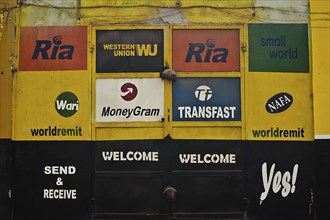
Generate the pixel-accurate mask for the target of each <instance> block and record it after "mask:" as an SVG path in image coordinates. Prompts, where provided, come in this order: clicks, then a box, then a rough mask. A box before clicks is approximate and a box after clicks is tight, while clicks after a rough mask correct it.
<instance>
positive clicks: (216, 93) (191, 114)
mask: <svg viewBox="0 0 330 220" xmlns="http://www.w3.org/2000/svg"><path fill="white" fill-rule="evenodd" d="M172 106H173V121H240V120H241V90H240V79H239V78H185V79H177V80H176V81H174V82H173V101H172Z"/></svg>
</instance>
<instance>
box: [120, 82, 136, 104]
mask: <svg viewBox="0 0 330 220" xmlns="http://www.w3.org/2000/svg"><path fill="white" fill-rule="evenodd" d="M120 90H121V91H122V95H121V98H122V99H124V100H125V101H131V100H133V99H134V98H135V97H136V96H137V93H138V90H137V88H136V86H135V85H134V84H132V83H125V84H124V85H122V86H121V88H120Z"/></svg>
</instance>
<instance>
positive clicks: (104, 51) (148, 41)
mask: <svg viewBox="0 0 330 220" xmlns="http://www.w3.org/2000/svg"><path fill="white" fill-rule="evenodd" d="M163 35H164V34H163V30H97V31H96V72H97V73H112V72H160V71H161V70H162V69H163V67H164V62H163V59H164V39H163V38H164V37H163Z"/></svg>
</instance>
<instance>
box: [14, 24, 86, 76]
mask: <svg viewBox="0 0 330 220" xmlns="http://www.w3.org/2000/svg"><path fill="white" fill-rule="evenodd" d="M20 33H21V34H20V36H21V38H20V52H19V70H21V71H40V70H86V69H87V27H85V26H70V27H56V26H52V27H21V29H20Z"/></svg>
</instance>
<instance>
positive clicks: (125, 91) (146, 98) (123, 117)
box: [96, 78, 164, 122]
mask: <svg viewBox="0 0 330 220" xmlns="http://www.w3.org/2000/svg"><path fill="white" fill-rule="evenodd" d="M163 118H164V82H163V81H162V79H160V78H157V79H156V78H155V79H154V78H148V79H146V78H144V79H97V80H96V122H134V121H162V120H163Z"/></svg>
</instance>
